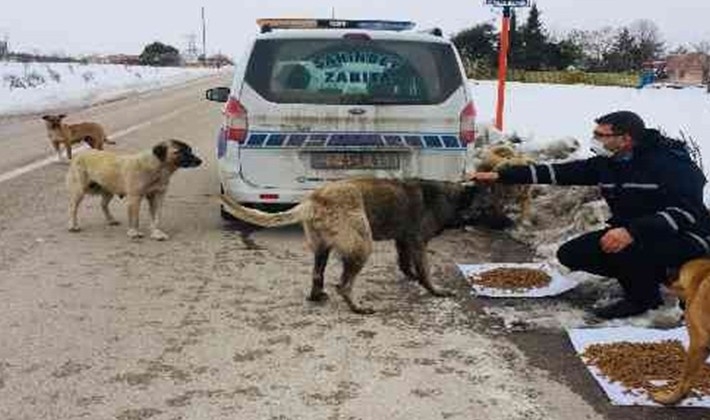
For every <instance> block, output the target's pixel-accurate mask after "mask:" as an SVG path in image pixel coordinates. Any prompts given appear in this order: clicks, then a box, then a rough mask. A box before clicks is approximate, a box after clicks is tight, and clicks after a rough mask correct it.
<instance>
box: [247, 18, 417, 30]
mask: <svg viewBox="0 0 710 420" xmlns="http://www.w3.org/2000/svg"><path fill="white" fill-rule="evenodd" d="M256 24H257V25H259V26H260V27H261V30H262V32H265V29H266V28H268V29H266V31H268V30H271V29H367V30H375V31H406V30H409V29H412V28H414V26H415V25H416V24H415V23H414V22H409V21H398V20H342V19H257V21H256Z"/></svg>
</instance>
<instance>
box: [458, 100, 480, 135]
mask: <svg viewBox="0 0 710 420" xmlns="http://www.w3.org/2000/svg"><path fill="white" fill-rule="evenodd" d="M460 121H461V126H460V127H461V128H460V130H459V137H460V138H461V141H462V142H463V143H464V144H470V143H473V142H474V141H475V140H476V108H475V107H474V106H473V102H469V103H467V104H466V106H465V107H464V109H463V110H461V116H460Z"/></svg>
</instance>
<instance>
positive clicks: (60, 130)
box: [42, 114, 116, 160]
mask: <svg viewBox="0 0 710 420" xmlns="http://www.w3.org/2000/svg"><path fill="white" fill-rule="evenodd" d="M64 118H66V115H64V114H60V115H45V116H43V117H42V119H43V120H44V122H45V125H46V127H47V136H48V137H49V141H50V142H51V143H52V146H53V147H54V150H55V151H56V152H57V158H58V159H59V160H61V159H62V151H61V146H62V145H64V148H65V149H66V153H67V159H68V160H71V158H72V145H73V144H76V143H80V142H82V141H83V142H86V144H88V145H89V146H90V147H91V148H92V149H96V150H103V148H104V143H108V144H116V142H113V141H110V140H109V139H108V138H106V133H105V132H104V128H103V127H102V126H101V124H98V123H95V122H82V123H78V124H66V123H64V122H62V120H63V119H64Z"/></svg>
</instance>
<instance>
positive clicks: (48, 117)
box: [42, 115, 52, 121]
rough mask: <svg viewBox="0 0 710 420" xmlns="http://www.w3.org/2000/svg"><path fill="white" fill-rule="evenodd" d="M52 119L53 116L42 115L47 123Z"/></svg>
mask: <svg viewBox="0 0 710 420" xmlns="http://www.w3.org/2000/svg"><path fill="white" fill-rule="evenodd" d="M50 118H52V117H51V115H42V119H43V120H45V121H49V119H50Z"/></svg>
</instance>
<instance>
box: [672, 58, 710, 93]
mask: <svg viewBox="0 0 710 420" xmlns="http://www.w3.org/2000/svg"><path fill="white" fill-rule="evenodd" d="M708 70H710V56H709V55H708V54H703V53H688V54H677V55H671V56H668V58H667V59H666V73H667V74H668V82H670V83H678V84H683V85H699V84H702V83H704V82H705V81H706V80H705V78H706V77H707V72H708Z"/></svg>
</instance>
